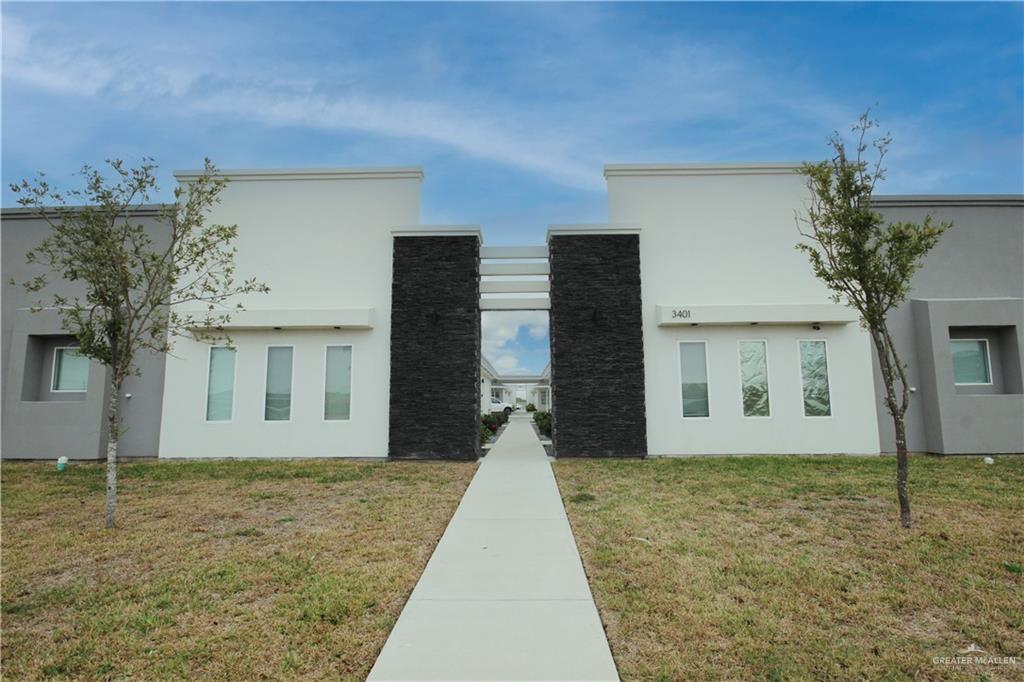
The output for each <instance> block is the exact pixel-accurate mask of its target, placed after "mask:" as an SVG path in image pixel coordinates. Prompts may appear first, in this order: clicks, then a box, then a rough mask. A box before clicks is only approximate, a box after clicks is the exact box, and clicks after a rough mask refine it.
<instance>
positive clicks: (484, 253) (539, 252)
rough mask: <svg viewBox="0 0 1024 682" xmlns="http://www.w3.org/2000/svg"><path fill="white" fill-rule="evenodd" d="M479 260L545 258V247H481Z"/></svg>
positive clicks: (546, 251)
mask: <svg viewBox="0 0 1024 682" xmlns="http://www.w3.org/2000/svg"><path fill="white" fill-rule="evenodd" d="M480 257H481V258H501V259H504V258H547V257H548V247H546V246H481V247H480Z"/></svg>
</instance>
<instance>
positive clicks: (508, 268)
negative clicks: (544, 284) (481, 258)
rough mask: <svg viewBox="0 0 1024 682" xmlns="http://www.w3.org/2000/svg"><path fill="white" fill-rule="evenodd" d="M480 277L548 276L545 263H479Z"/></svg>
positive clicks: (549, 270)
mask: <svg viewBox="0 0 1024 682" xmlns="http://www.w3.org/2000/svg"><path fill="white" fill-rule="evenodd" d="M480 274H481V275H549V274H551V266H550V265H548V264H547V263H481V264H480Z"/></svg>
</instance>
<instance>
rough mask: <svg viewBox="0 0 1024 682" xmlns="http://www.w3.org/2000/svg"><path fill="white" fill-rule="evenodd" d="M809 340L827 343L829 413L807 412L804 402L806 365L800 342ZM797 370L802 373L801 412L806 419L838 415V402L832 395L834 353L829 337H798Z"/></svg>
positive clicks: (826, 373) (826, 363)
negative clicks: (831, 349)
mask: <svg viewBox="0 0 1024 682" xmlns="http://www.w3.org/2000/svg"><path fill="white" fill-rule="evenodd" d="M808 341H821V342H822V343H823V344H825V380H826V381H827V382H828V414H807V406H806V405H805V404H804V365H803V356H802V354H801V353H800V344H802V343H804V342H808ZM796 371H798V372H799V373H800V414H801V416H802V417H803V418H804V419H832V418H833V417H835V416H836V402H835V400H834V397H835V396H833V395H832V355H831V351H830V350H829V343H828V339H826V338H822V337H813V338H798V339H797V340H796Z"/></svg>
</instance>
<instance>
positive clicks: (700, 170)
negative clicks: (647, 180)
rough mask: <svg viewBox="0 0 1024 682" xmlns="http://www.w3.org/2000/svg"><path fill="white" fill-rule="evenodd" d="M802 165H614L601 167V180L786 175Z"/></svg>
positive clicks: (771, 163) (761, 162) (795, 163)
mask: <svg viewBox="0 0 1024 682" xmlns="http://www.w3.org/2000/svg"><path fill="white" fill-rule="evenodd" d="M802 165H803V164H802V163H800V162H798V161H756V162H750V163H635V164H634V163H614V164H607V165H606V166H605V167H604V177H605V178H612V177H636V176H671V175H788V174H791V173H796V172H797V171H798V170H800V168H801V166H802Z"/></svg>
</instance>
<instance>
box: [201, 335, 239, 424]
mask: <svg viewBox="0 0 1024 682" xmlns="http://www.w3.org/2000/svg"><path fill="white" fill-rule="evenodd" d="M235 356H236V351H235V349H234V348H230V347H228V346H212V347H211V348H210V368H209V374H208V375H207V379H206V421H208V422H227V421H231V415H232V411H233V408H234V400H235Z"/></svg>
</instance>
